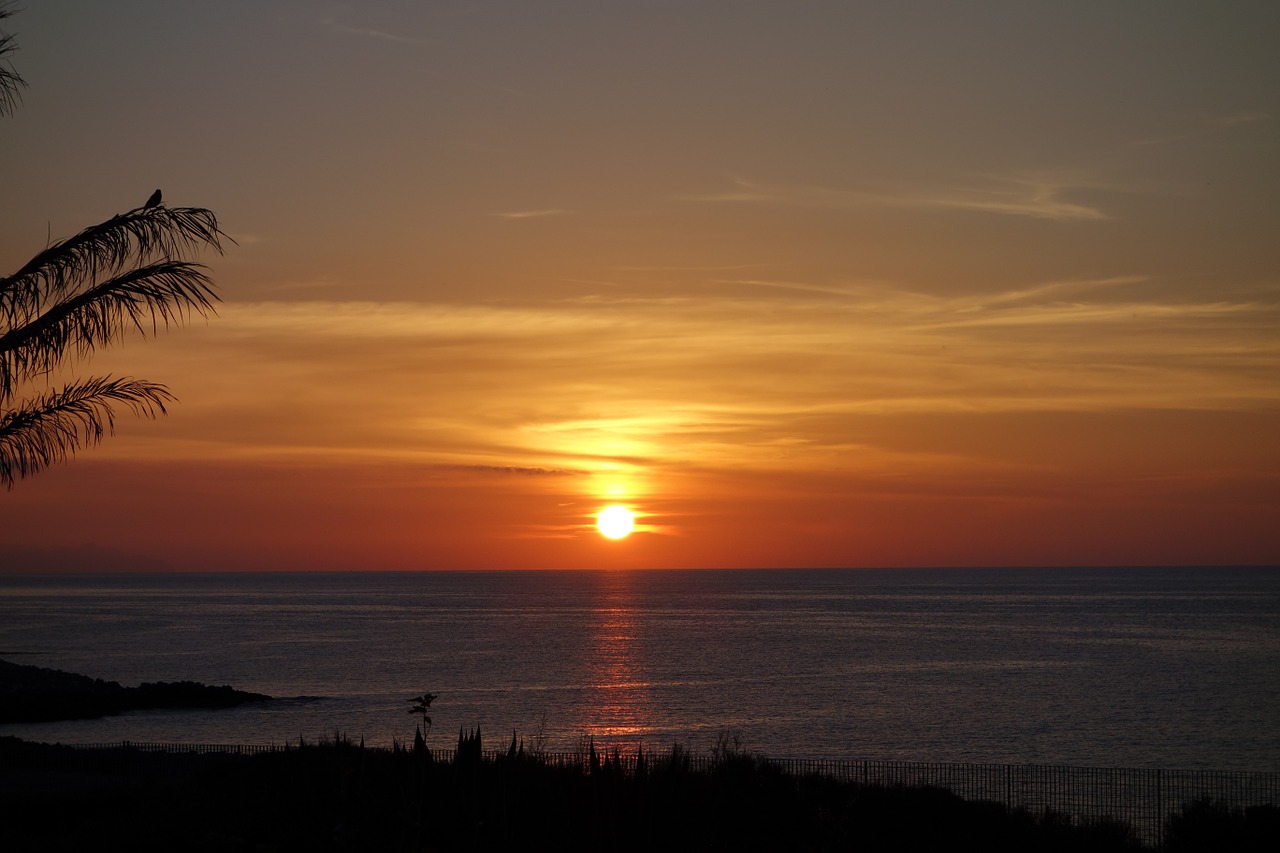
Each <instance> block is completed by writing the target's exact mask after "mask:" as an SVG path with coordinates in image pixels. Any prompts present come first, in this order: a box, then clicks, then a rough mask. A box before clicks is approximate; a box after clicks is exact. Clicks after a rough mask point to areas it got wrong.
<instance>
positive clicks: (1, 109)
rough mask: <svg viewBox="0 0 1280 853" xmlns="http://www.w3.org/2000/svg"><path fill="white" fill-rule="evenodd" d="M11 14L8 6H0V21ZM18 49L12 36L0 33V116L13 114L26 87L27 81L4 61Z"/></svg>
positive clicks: (11, 11) (7, 61)
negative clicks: (22, 90) (23, 88)
mask: <svg viewBox="0 0 1280 853" xmlns="http://www.w3.org/2000/svg"><path fill="white" fill-rule="evenodd" d="M12 14H13V10H12V9H10V8H8V5H7V4H5V5H0V20H4V19H5V18H7V17H9V16H10V15H12ZM17 49H18V46H17V45H16V44H14V41H13V36H12V35H11V34H9V33H4V32H0V115H8V114H10V113H12V112H13V108H14V107H16V106H17V105H18V100H19V99H20V98H21V94H22V93H21V89H22V87H24V86H26V85H27V81H26V80H23V79H22V75H21V74H19V73H18V72H17V71H15V70H14V68H13V66H12V65H10V64H9V60H8V59H6V58H5V57H7V56H8V55H9V54H11V53H13V52H14V51H15V50H17Z"/></svg>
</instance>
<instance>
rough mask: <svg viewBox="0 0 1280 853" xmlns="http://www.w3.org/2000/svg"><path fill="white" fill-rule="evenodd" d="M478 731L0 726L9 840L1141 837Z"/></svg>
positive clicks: (385, 842)
mask: <svg viewBox="0 0 1280 853" xmlns="http://www.w3.org/2000/svg"><path fill="white" fill-rule="evenodd" d="M479 747H480V744H479V739H478V737H477V738H474V739H470V738H460V744H459V749H458V751H457V753H456V758H454V757H453V755H450V760H447V761H446V760H443V759H442V758H436V759H434V760H433V759H432V757H431V755H430V753H429V752H428V751H427V750H425V749H395V750H385V749H364V748H363V747H362V746H359V745H356V744H352V743H349V742H346V741H345V740H335V741H334V742H332V743H326V744H320V745H306V746H303V745H299V746H295V747H293V748H291V749H289V750H287V751H275V752H267V753H261V754H252V755H250V754H242V755H232V754H225V753H220V754H193V753H188V754H174V753H167V754H166V753H147V752H140V751H137V750H136V749H128V748H115V749H110V750H74V749H70V748H67V747H60V746H50V745H47V744H32V743H25V742H22V741H17V740H15V739H13V738H7V739H3V738H0V804H3V805H0V808H2V809H3V810H4V811H6V812H8V814H7V815H6V816H5V818H4V823H5V825H4V828H3V829H4V835H5V838H6V843H5V849H6V850H10V851H22V850H68V851H70V850H75V851H83V850H85V849H120V850H279V851H292V850H299V851H301V850H305V851H309V853H313V852H314V851H325V850H369V851H374V850H376V851H418V850H423V851H433V850H520V849H530V850H544V849H546V850H568V851H587V850H592V851H594V850H601V851H613V850H620V851H633V850H659V851H666V850H699V851H702V850H769V851H790V850H801V851H803V850H810V851H827V850H830V851H836V850H849V851H970V850H973V851H978V850H981V851H995V852H996V853H998V852H999V851H1019V853H1022V851H1039V850H1044V851H1064V852H1065V851H1102V853H1106V851H1135V850H1141V849H1144V848H1143V847H1142V845H1141V844H1139V843H1138V842H1137V841H1136V840H1135V839H1134V836H1133V833H1132V832H1131V830H1130V828H1129V827H1128V826H1127V825H1125V824H1122V823H1119V822H1115V821H1099V822H1092V823H1085V824H1080V823H1074V824H1073V823H1072V821H1071V820H1070V819H1069V818H1067V817H1065V816H1063V815H1059V814H1054V813H1047V814H1030V813H1028V812H1026V811H1024V810H1017V809H1010V808H1007V807H1005V806H1003V805H1001V804H998V803H990V802H967V801H964V800H962V799H960V798H959V797H957V796H955V795H954V794H951V793H948V792H946V791H943V790H940V789H937V788H928V787H920V788H905V787H883V786H876V785H859V784H855V783H849V782H837V781H834V780H831V779H828V778H823V777H818V776H803V777H801V776H792V775H788V774H786V773H783V772H782V771H780V770H779V769H777V768H776V767H774V766H772V765H770V764H768V763H767V762H766V761H764V760H761V759H759V758H755V757H752V756H748V755H726V756H724V757H722V758H721V759H719V760H717V761H716V762H715V763H714V764H713V765H712V766H711V767H709V768H708V769H703V770H698V769H692V768H691V766H690V761H689V758H688V755H687V753H684V752H683V751H682V750H681V749H679V748H678V747H677V748H673V749H672V750H671V752H670V753H668V754H665V755H661V756H653V757H649V756H643V757H641V758H640V759H639V760H638V761H634V762H633V761H628V762H625V766H624V763H621V762H619V761H617V760H616V759H611V758H598V757H596V756H595V755H594V753H592V754H591V755H590V756H584V757H583V760H582V762H581V763H580V764H578V765H576V766H564V765H555V764H551V763H546V762H543V761H540V760H539V759H538V758H537V757H536V756H530V755H526V754H524V753H523V752H521V751H519V750H517V749H514V748H513V749H512V750H510V751H509V752H508V753H506V754H505V755H503V754H497V755H492V754H491V755H488V756H483V755H482V754H481V752H480V748H479ZM439 754H440V755H443V754H444V753H443V752H441V753H439ZM1277 839H1280V810H1278V809H1276V808H1275V807H1265V808H1261V809H1252V810H1248V811H1245V810H1240V809H1230V808H1227V807H1220V806H1216V805H1214V804H1211V803H1201V804H1196V805H1194V806H1192V807H1188V808H1184V809H1183V810H1182V812H1180V813H1179V814H1177V815H1174V816H1173V817H1171V818H1170V821H1169V823H1168V824H1167V830H1166V843H1167V849H1170V850H1214V849H1221V850H1267V851H1271V850H1274V849H1280V845H1277V844H1276V841H1277ZM1206 843H1207V844H1208V846H1205V845H1206ZM1223 843H1226V844H1228V846H1220V845H1221V844H1223Z"/></svg>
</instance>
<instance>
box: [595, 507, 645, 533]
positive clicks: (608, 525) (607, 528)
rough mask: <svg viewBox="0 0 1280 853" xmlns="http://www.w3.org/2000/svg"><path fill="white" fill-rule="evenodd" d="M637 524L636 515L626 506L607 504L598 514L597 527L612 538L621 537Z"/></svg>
mask: <svg viewBox="0 0 1280 853" xmlns="http://www.w3.org/2000/svg"><path fill="white" fill-rule="evenodd" d="M635 526H636V517H635V516H634V515H632V514H631V510H629V509H627V508H626V507H625V506H618V505H617V504H614V505H613V506H607V507H605V508H604V509H602V510H600V514H599V515H597V516H596V527H598V528H600V532H601V533H602V534H604V535H605V536H608V537H609V538H610V539H621V538H623V537H624V536H626V535H628V534H629V533H630V532H631V531H632V530H633V529H634V528H635Z"/></svg>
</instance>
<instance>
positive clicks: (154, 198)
mask: <svg viewBox="0 0 1280 853" xmlns="http://www.w3.org/2000/svg"><path fill="white" fill-rule="evenodd" d="M159 206H160V190H156V191H155V192H153V193H152V194H151V198H149V199H147V203H146V204H144V205H143V206H142V209H143V210H146V209H147V208H149V207H159Z"/></svg>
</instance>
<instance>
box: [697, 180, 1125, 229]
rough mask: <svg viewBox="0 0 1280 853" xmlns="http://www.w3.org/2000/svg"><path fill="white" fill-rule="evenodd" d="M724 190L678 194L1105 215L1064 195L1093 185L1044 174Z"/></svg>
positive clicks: (741, 184) (741, 185)
mask: <svg viewBox="0 0 1280 853" xmlns="http://www.w3.org/2000/svg"><path fill="white" fill-rule="evenodd" d="M735 185H736V186H735V187H734V188H733V189H730V190H724V191H718V192H709V193H698V194H689V195H682V196H679V198H680V199H682V200H685V201H694V202H709V203H710V202H720V203H742V204H752V203H754V204H779V205H790V206H796V207H819V208H865V207H875V206H889V207H903V208H919V209H935V210H962V211H970V212H975V213H990V214H999V215H1005V216H1026V217H1033V218H1036V219H1054V220H1100V219H1107V218H1109V217H1108V216H1107V214H1106V213H1104V212H1103V211H1102V210H1100V209H1099V208H1097V207H1091V206H1089V205H1085V204H1081V203H1078V202H1072V201H1068V200H1066V199H1065V198H1064V196H1065V195H1066V194H1067V193H1069V192H1071V191H1073V190H1080V189H1098V188H1099V187H1097V186H1096V185H1089V184H1086V183H1083V182H1071V181H1067V180H1062V179H1052V178H1046V177H1034V176H1032V177H1027V176H1010V177H1001V178H990V179H987V180H985V181H983V182H982V183H981V184H974V185H970V186H938V187H927V188H920V187H905V186H904V187H896V188H880V189H848V188H841V187H823V186H813V185H800V184H757V183H752V182H750V181H745V180H742V179H738V180H736V181H735Z"/></svg>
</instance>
